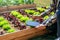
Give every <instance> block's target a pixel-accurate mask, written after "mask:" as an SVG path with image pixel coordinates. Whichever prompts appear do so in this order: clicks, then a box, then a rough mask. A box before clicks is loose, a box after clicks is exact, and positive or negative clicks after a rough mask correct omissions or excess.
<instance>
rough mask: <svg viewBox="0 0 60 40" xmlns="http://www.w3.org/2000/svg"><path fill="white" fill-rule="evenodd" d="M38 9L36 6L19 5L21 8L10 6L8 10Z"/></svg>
mask: <svg viewBox="0 0 60 40" xmlns="http://www.w3.org/2000/svg"><path fill="white" fill-rule="evenodd" d="M34 7H36V5H35V4H27V5H19V6H9V7H8V10H16V9H23V8H34Z"/></svg>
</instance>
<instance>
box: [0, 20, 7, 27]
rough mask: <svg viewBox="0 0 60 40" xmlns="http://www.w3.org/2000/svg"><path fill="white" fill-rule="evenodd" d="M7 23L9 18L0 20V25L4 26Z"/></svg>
mask: <svg viewBox="0 0 60 40" xmlns="http://www.w3.org/2000/svg"><path fill="white" fill-rule="evenodd" d="M5 24H8V21H7V20H4V21H1V22H0V26H3V25H5Z"/></svg>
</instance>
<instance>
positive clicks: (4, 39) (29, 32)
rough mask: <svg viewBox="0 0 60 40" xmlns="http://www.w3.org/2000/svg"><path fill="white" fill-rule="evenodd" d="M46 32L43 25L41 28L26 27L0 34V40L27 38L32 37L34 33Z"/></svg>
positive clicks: (41, 33)
mask: <svg viewBox="0 0 60 40" xmlns="http://www.w3.org/2000/svg"><path fill="white" fill-rule="evenodd" d="M45 33H46V30H45V27H43V29H41V30H40V29H36V28H32V29H28V30H22V31H19V32H15V33H11V34H8V35H4V36H0V40H20V39H28V38H30V37H34V36H36V35H43V34H45Z"/></svg>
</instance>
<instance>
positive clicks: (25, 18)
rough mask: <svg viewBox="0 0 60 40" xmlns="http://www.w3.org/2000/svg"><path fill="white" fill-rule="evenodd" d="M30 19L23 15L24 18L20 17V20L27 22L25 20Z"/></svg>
mask: <svg viewBox="0 0 60 40" xmlns="http://www.w3.org/2000/svg"><path fill="white" fill-rule="evenodd" d="M28 19H29V18H28V17H22V18H21V19H20V21H22V22H25V21H26V20H28Z"/></svg>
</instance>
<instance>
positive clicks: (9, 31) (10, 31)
mask: <svg viewBox="0 0 60 40" xmlns="http://www.w3.org/2000/svg"><path fill="white" fill-rule="evenodd" d="M7 32H8V33H12V32H15V29H9V30H8V31H7Z"/></svg>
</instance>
